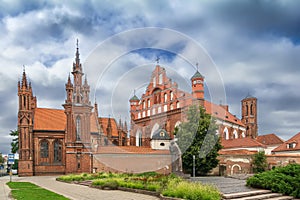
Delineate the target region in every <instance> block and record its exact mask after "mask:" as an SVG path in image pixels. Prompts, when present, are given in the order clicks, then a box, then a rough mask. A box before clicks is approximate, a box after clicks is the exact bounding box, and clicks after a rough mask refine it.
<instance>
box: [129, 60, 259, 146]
mask: <svg viewBox="0 0 300 200" xmlns="http://www.w3.org/2000/svg"><path fill="white" fill-rule="evenodd" d="M191 88H192V92H191V93H188V92H185V91H182V90H180V89H179V88H178V84H177V83H176V82H172V80H171V79H170V78H169V77H167V74H166V70H165V69H164V68H163V67H161V66H160V65H159V63H157V65H156V67H155V69H154V71H153V73H152V76H151V78H150V83H149V84H148V86H147V88H146V91H145V93H144V94H142V96H141V98H138V97H137V96H136V95H134V96H133V97H132V98H131V99H130V114H131V134H132V137H133V138H135V140H134V141H132V144H134V145H136V146H151V147H152V148H161V149H168V147H169V145H166V143H165V142H167V141H165V140H164V137H165V136H167V137H168V138H173V137H174V136H173V133H174V130H175V128H176V127H177V126H178V125H179V124H180V123H182V122H183V121H184V120H185V117H186V116H184V112H185V110H186V109H187V108H188V107H189V106H191V105H193V104H196V105H201V106H203V107H204V108H205V110H206V112H207V113H209V114H211V115H212V116H214V117H215V118H216V120H217V124H218V125H219V129H218V133H217V134H219V135H220V137H221V138H222V141H223V140H231V139H239V138H252V139H254V138H256V137H257V99H256V98H255V97H252V96H247V97H246V98H245V99H243V100H242V119H238V118H237V117H236V116H235V115H233V114H231V113H230V112H229V107H228V105H217V104H214V103H212V102H209V101H207V100H205V99H204V76H202V75H201V74H200V73H199V71H198V70H197V71H196V73H195V74H194V75H193V76H192V77H191ZM160 136H161V141H160V143H157V142H156V140H155V138H159V137H160Z"/></svg>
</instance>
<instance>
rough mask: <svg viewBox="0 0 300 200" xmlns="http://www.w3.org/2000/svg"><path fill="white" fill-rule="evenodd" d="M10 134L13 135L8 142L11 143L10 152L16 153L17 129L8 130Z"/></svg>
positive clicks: (17, 147) (17, 148) (17, 143)
mask: <svg viewBox="0 0 300 200" xmlns="http://www.w3.org/2000/svg"><path fill="white" fill-rule="evenodd" d="M9 135H10V136H13V139H12V142H11V143H10V145H11V152H12V153H17V152H18V151H19V133H18V130H14V131H13V130H10V133H9Z"/></svg>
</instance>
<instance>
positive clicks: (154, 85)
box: [152, 77, 156, 87]
mask: <svg viewBox="0 0 300 200" xmlns="http://www.w3.org/2000/svg"><path fill="white" fill-rule="evenodd" d="M152 82H153V87H156V77H153V79H152Z"/></svg>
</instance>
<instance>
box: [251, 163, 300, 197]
mask: <svg viewBox="0 0 300 200" xmlns="http://www.w3.org/2000/svg"><path fill="white" fill-rule="evenodd" d="M247 185H248V186H251V187H255V188H262V189H268V190H272V191H273V192H279V193H283V194H287V195H291V196H294V197H297V198H299V197H300V165H299V164H290V165H288V166H286V167H277V168H275V169H273V170H271V171H267V172H263V173H260V174H256V175H254V176H252V177H250V178H248V179H247Z"/></svg>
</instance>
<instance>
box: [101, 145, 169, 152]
mask: <svg viewBox="0 0 300 200" xmlns="http://www.w3.org/2000/svg"><path fill="white" fill-rule="evenodd" d="M97 153H100V154H170V151H169V150H154V149H151V148H150V147H138V146H101V147H100V148H99V151H98V152H97Z"/></svg>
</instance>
